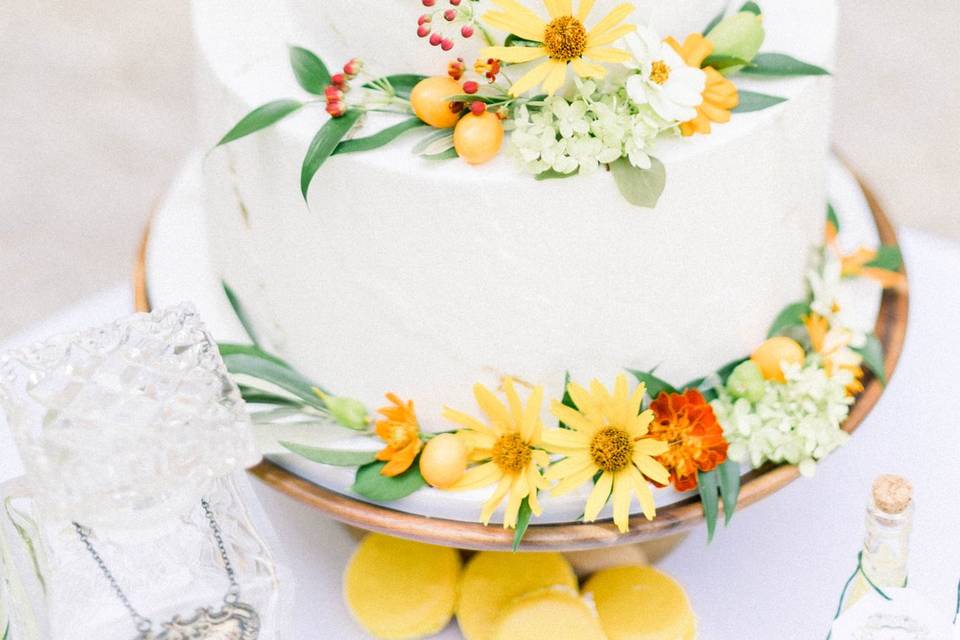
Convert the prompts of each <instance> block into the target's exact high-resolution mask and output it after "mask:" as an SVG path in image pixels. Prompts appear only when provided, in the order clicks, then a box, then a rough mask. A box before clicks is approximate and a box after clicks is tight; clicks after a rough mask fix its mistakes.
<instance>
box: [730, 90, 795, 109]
mask: <svg viewBox="0 0 960 640" xmlns="http://www.w3.org/2000/svg"><path fill="white" fill-rule="evenodd" d="M786 101H787V99H786V98H781V97H780V96H770V95H767V94H765V93H757V92H756V91H744V90H743V89H741V90H740V103H739V104H738V105H737V106H736V107H734V108H733V112H734V113H750V112H751V111H763V110H764V109H768V108H770V107H772V106H774V105H777V104H780V103H781V102H786Z"/></svg>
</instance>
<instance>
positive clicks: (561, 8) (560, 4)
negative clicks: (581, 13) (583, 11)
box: [543, 0, 573, 19]
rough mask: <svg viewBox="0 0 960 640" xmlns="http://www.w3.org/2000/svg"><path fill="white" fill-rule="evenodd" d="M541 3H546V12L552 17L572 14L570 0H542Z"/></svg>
mask: <svg viewBox="0 0 960 640" xmlns="http://www.w3.org/2000/svg"><path fill="white" fill-rule="evenodd" d="M543 4H545V5H546V7H547V12H548V13H549V14H550V17H551V18H553V19H556V18H559V17H561V16H569V15H573V7H572V6H571V0H543Z"/></svg>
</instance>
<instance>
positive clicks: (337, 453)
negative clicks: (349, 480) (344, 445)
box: [280, 442, 377, 467]
mask: <svg viewBox="0 0 960 640" xmlns="http://www.w3.org/2000/svg"><path fill="white" fill-rule="evenodd" d="M280 446H282V447H283V448H285V449H287V450H288V451H290V452H291V453H295V454H297V455H298V456H300V457H301V458H306V459H307V460H309V461H310V462H319V463H320V464H329V465H332V466H335V467H358V466H361V465H365V464H370V463H371V462H373V461H375V460H376V459H377V452H376V451H346V450H343V449H322V448H320V447H309V446H307V445H305V444H297V443H296V442H280Z"/></svg>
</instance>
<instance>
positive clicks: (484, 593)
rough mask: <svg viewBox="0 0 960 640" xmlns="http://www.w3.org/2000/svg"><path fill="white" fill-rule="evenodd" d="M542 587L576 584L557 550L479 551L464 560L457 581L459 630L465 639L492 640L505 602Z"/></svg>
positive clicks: (569, 569)
mask: <svg viewBox="0 0 960 640" xmlns="http://www.w3.org/2000/svg"><path fill="white" fill-rule="evenodd" d="M545 588H559V589H566V590H569V591H575V590H576V588H577V577H576V576H575V575H573V569H572V568H571V567H570V563H569V562H567V560H566V558H564V557H563V556H562V555H561V554H559V553H511V552H509V551H481V552H480V553H478V554H477V555H475V556H473V557H472V558H471V559H470V562H468V563H467V566H466V568H465V569H464V570H463V579H462V580H461V581H460V599H459V600H458V601H457V623H458V624H459V625H460V630H461V631H462V632H463V635H464V636H465V637H466V639H467V640H493V639H494V638H495V637H496V636H495V635H494V633H495V632H496V630H497V629H496V627H497V624H498V623H499V621H500V617H501V615H502V614H503V612H504V610H505V608H506V607H507V605H509V604H510V603H511V602H512V601H513V600H514V598H518V597H520V596H522V595H524V594H526V593H530V592H531V591H536V590H538V589H545Z"/></svg>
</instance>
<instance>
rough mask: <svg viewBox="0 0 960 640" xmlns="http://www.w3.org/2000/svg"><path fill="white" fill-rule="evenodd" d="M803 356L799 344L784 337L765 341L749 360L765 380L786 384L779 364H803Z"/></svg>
mask: <svg viewBox="0 0 960 640" xmlns="http://www.w3.org/2000/svg"><path fill="white" fill-rule="evenodd" d="M804 358H805V354H804V352H803V347H801V346H800V343H799V342H797V341H796V340H793V339H792V338H788V337H786V336H776V337H774V338H770V339H769V340H766V341H765V342H764V343H763V344H761V345H760V346H759V347H757V348H756V349H754V351H753V353H751V354H750V360H751V361H752V362H753V363H754V364H755V365H757V367H758V368H759V369H760V373H762V374H763V377H764V378H766V379H767V380H776V381H777V382H786V381H787V380H786V378H785V377H784V375H783V369H782V368H781V366H780V365H781V364H782V363H784V362H786V363H789V364H803V361H804Z"/></svg>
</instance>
